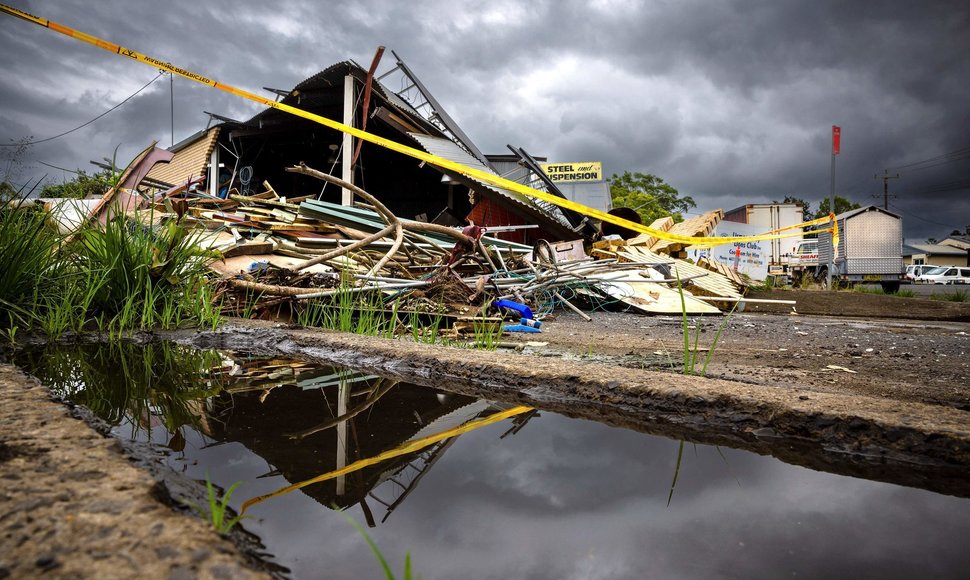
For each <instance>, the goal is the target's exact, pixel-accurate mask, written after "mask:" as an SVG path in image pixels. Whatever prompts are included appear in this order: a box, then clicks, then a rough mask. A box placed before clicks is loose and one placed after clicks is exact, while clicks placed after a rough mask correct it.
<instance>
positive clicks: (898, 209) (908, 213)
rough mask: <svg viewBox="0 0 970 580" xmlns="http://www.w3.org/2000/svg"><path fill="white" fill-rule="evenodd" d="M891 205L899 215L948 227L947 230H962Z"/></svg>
mask: <svg viewBox="0 0 970 580" xmlns="http://www.w3.org/2000/svg"><path fill="white" fill-rule="evenodd" d="M889 205H890V206H892V208H893V209H894V210H896V211H898V212H899V213H901V214H903V215H906V216H909V217H914V218H916V219H918V220H922V221H924V222H926V223H930V224H934V225H938V226H943V227H946V228H951V229H954V230H958V229H960V228H958V227H955V226H954V225H953V224H945V223H942V222H936V221H933V220H930V219H926V218H924V217H921V216H918V215H916V214H914V213H912V212H908V211H903V209H902V208H900V207H899V206H898V205H896V204H894V203H891V204H889Z"/></svg>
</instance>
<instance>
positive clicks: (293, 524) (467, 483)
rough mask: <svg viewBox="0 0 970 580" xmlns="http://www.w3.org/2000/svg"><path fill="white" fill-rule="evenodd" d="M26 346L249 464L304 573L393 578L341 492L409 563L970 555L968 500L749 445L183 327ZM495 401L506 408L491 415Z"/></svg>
mask: <svg viewBox="0 0 970 580" xmlns="http://www.w3.org/2000/svg"><path fill="white" fill-rule="evenodd" d="M18 356H19V359H18V360H17V361H16V362H17V363H18V364H19V365H21V366H22V367H24V368H26V369H27V370H28V371H29V372H31V373H32V374H34V375H36V376H38V377H39V378H41V380H43V381H44V382H45V383H47V384H48V385H50V386H51V387H52V388H53V389H54V390H55V392H56V393H57V394H58V395H60V396H62V397H64V398H68V399H71V400H73V401H75V402H77V403H81V404H84V405H86V406H88V407H90V408H91V409H92V410H93V411H94V412H95V413H96V414H97V415H98V416H99V417H101V418H103V419H105V420H106V421H108V422H109V423H111V424H112V425H115V426H116V432H118V433H119V435H122V436H130V437H134V438H137V439H141V440H152V441H156V442H160V443H164V444H167V445H168V447H169V448H170V449H171V450H172V451H171V452H170V453H169V456H168V459H167V461H168V463H169V464H170V465H172V466H173V467H174V468H176V469H180V470H183V471H185V472H186V473H187V474H188V475H190V476H191V477H195V478H198V479H202V478H204V477H206V476H207V475H208V476H210V477H211V479H212V480H213V481H214V482H215V483H217V484H218V485H220V486H222V487H223V488H227V487H229V486H230V485H231V484H232V483H233V482H235V481H242V482H244V483H243V485H242V487H241V488H240V490H239V491H238V492H237V493H236V494H235V495H234V496H233V501H232V505H233V508H234V509H236V510H239V509H240V508H241V504H242V502H243V500H245V499H248V498H257V497H262V496H273V498H272V500H271V501H267V502H265V503H260V504H257V505H253V507H252V508H251V509H250V510H249V513H250V514H251V515H253V516H255V518H256V519H253V520H247V522H246V523H245V526H246V527H247V528H248V529H251V530H252V531H254V532H256V533H258V534H259V535H260V536H261V537H262V539H263V541H264V543H265V544H266V546H267V548H268V549H269V551H270V552H271V553H272V554H273V555H274V556H275V558H276V559H277V561H278V562H279V563H280V564H283V565H285V566H287V567H289V568H291V569H292V570H293V573H294V577H297V578H315V577H320V576H321V575H324V576H327V577H337V578H359V577H380V568H379V565H378V564H377V563H376V562H375V560H374V558H373V556H372V555H371V553H370V550H369V548H368V547H367V545H366V544H365V543H364V542H363V541H362V540H361V538H360V536H359V535H357V533H356V532H355V531H354V530H353V529H352V528H351V527H350V526H349V525H348V524H347V522H346V521H345V520H344V519H343V517H342V515H340V514H336V513H334V511H333V508H334V506H337V507H338V508H340V509H345V510H347V511H348V513H350V514H351V517H353V518H354V519H355V520H357V521H362V522H366V523H367V524H368V525H369V526H371V527H372V528H373V529H372V530H371V532H370V533H371V535H372V536H373V537H374V539H375V541H376V542H377V544H378V545H379V546H380V548H381V551H382V552H384V554H385V555H386V556H387V557H388V559H389V560H390V561H391V562H398V563H399V562H400V561H401V560H402V559H403V555H404V554H405V553H406V552H410V553H411V556H412V559H413V561H414V565H415V569H416V570H417V571H419V572H420V575H421V577H423V578H455V577H460V576H471V577H474V578H519V577H535V578H564V577H584V578H602V577H622V578H626V577H659V578H677V577H687V578H695V577H744V578H759V577H760V578H777V577H781V576H792V575H797V576H802V577H814V578H819V577H880V578H894V577H934V578H946V577H953V578H957V577H961V576H962V575H963V574H964V573H965V571H966V570H967V569H970V551H967V550H966V549H965V538H966V537H968V535H970V500H967V499H961V498H955V497H948V496H943V495H939V494H935V493H931V492H927V491H923V490H918V489H911V488H905V487H900V486H896V485H891V484H886V483H878V482H872V481H866V480H862V479H855V478H851V477H844V476H838V475H832V474H830V473H822V472H817V471H812V470H810V469H805V468H801V467H796V466H792V465H789V464H785V463H782V462H780V461H778V460H776V459H773V458H771V457H763V456H758V455H755V454H752V453H748V452H744V451H738V450H733V449H726V448H722V449H716V448H713V447H708V446H704V445H691V444H688V445H686V446H683V447H682V458H681V457H680V455H679V453H678V449H679V448H680V445H679V442H677V441H672V440H669V439H664V438H660V437H653V436H647V435H643V434H641V433H636V432H633V431H628V430H624V429H617V428H611V427H607V426H604V425H600V424H597V423H592V422H588V421H580V420H574V419H568V418H566V417H563V416H560V415H556V414H553V413H547V412H543V413H542V414H541V416H539V415H538V414H536V413H535V411H531V410H528V409H525V408H515V407H513V406H511V405H502V404H494V403H491V402H488V401H483V400H478V399H474V398H471V397H466V396H462V395H456V394H451V393H447V392H445V391H441V390H436V389H430V388H425V387H419V386H415V385H410V384H406V383H397V382H394V381H392V380H387V379H382V378H379V377H375V376H371V375H368V374H365V373H358V372H354V371H348V370H341V369H333V368H329V367H322V366H318V365H313V364H309V363H306V362H302V361H295V360H290V359H284V358H273V357H252V356H246V355H242V354H236V353H217V352H198V351H194V350H191V349H187V348H183V347H179V346H176V345H171V344H152V345H148V346H144V347H139V346H133V345H123V346H115V347H110V348H109V347H103V348H101V349H94V348H75V349H64V348H61V349H54V350H49V351H43V352H35V353H21V354H20V355H18ZM513 414H514V415H515V416H513V417H511V418H508V419H506V418H505V417H507V416H510V415H513ZM489 417H492V418H496V417H501V418H502V419H498V420H501V423H499V424H492V425H483V424H480V423H476V421H480V420H485V421H487V420H488V418H489ZM533 418H537V420H531V419H533ZM476 426H479V427H481V428H478V429H475V430H471V431H468V432H461V431H460V430H461V429H463V428H466V427H467V428H472V427H476ZM523 427H524V428H523ZM456 429H457V430H458V431H456ZM436 438H440V440H435V441H432V440H433V439H436ZM419 442H423V443H428V442H430V443H429V444H428V445H426V446H424V447H422V448H410V447H409V445H410V444H417V443H419ZM398 452H400V453H399V454H397V453H398ZM388 453H390V454H392V455H394V454H396V455H395V456H394V457H390V458H388V459H387V460H386V461H381V462H379V463H376V464H373V465H371V464H366V465H364V466H363V467H362V468H360V469H354V470H353V471H351V469H353V468H355V467H357V466H359V465H362V463H359V462H364V463H367V460H368V459H371V458H380V457H381V456H382V454H388ZM338 471H339V473H340V475H339V476H333V477H329V479H326V480H322V481H313V480H315V479H319V478H321V476H332V475H333V474H334V473H336V472H338ZM675 478H676V479H675ZM672 480H674V482H675V484H676V492H675V493H674V495H673V498H672V501H671V499H670V494H671V487H672V486H671V482H672ZM308 481H313V483H309V484H307V485H305V486H303V487H301V488H300V489H299V491H300V493H289V494H286V495H278V494H275V493H274V492H278V491H279V490H282V489H287V488H291V487H292V488H294V489H295V486H294V484H299V483H300V482H308ZM668 502H669V506H668ZM392 514H393V516H394V517H390V516H391V515H392ZM322 570H326V573H322V572H321V571H322Z"/></svg>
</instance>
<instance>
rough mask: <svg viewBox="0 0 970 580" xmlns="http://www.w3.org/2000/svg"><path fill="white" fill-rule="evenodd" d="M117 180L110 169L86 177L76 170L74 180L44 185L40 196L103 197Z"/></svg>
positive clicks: (81, 171) (81, 170) (80, 170)
mask: <svg viewBox="0 0 970 580" xmlns="http://www.w3.org/2000/svg"><path fill="white" fill-rule="evenodd" d="M117 178H118V177H117V175H116V174H115V172H114V171H111V170H110V169H103V170H101V171H99V172H97V173H94V174H91V175H88V174H87V173H86V172H85V171H84V170H83V169H78V170H77V175H76V176H75V177H74V179H70V180H67V181H65V182H64V183H59V184H49V185H45V186H44V189H42V190H41V192H40V196H41V197H66V198H74V199H83V198H85V197H89V196H90V197H95V196H100V195H104V193H105V192H106V191H108V189H109V188H110V187H111V186H112V185H114V183H115V181H116V180H117Z"/></svg>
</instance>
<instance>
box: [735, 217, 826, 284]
mask: <svg viewBox="0 0 970 580" xmlns="http://www.w3.org/2000/svg"><path fill="white" fill-rule="evenodd" d="M803 216H804V211H803V208H802V206H801V205H800V204H797V203H749V204H747V205H742V206H741V207H737V208H734V209H732V210H730V211H726V212H724V218H723V221H727V222H738V223H744V224H751V225H755V226H758V230H759V232H760V233H764V232H769V231H772V230H777V229H781V228H787V227H790V226H794V225H797V224H800V223H802V222H804V221H805V219H804V217H803ZM801 241H802V238H801V237H798V236H796V237H791V238H781V239H778V240H770V241H769V242H766V243H770V250H769V251H768V252H767V254H768V255H767V258H768V276H769V277H775V278H777V277H787V276H788V275H789V272H788V268H789V259H788V258H787V256H789V255H791V254H794V253H795V252H796V251H797V249H798V246H799V244H800V243H801ZM813 241H814V240H813Z"/></svg>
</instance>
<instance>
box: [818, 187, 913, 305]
mask: <svg viewBox="0 0 970 580" xmlns="http://www.w3.org/2000/svg"><path fill="white" fill-rule="evenodd" d="M835 218H836V221H837V222H838V225H839V246H838V251H837V253H836V256H835V261H834V265H833V267H832V281H833V283H835V282H836V281H838V282H840V283H843V284H850V285H851V284H855V283H860V282H871V283H878V284H881V285H882V287H883V290H885V291H886V292H896V291H898V290H899V283H900V281H901V280H902V278H903V272H904V268H903V221H902V218H901V217H900V216H898V215H896V214H894V213H891V212H889V211H887V210H884V209H882V208H881V207H877V206H873V205H871V206H868V207H862V208H859V209H854V210H851V211H847V212H845V213H841V214H839V215H837V216H835ZM831 258H832V234H831V233H830V232H822V233H820V234H819V235H818V262H819V263H818V265H817V266H815V268H814V275H815V277H816V279H818V280H822V279H825V278H826V277H827V270H828V264H829V261H830V260H831Z"/></svg>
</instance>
